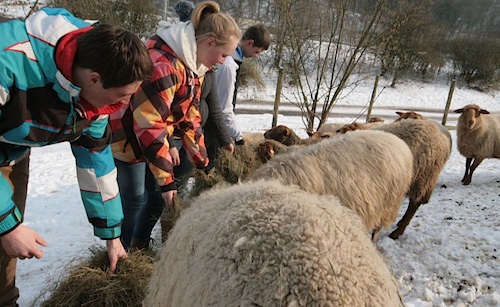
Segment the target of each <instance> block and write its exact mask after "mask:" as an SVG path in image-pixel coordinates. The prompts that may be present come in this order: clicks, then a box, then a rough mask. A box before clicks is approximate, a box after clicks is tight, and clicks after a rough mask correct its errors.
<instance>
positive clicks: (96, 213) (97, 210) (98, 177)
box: [71, 115, 123, 239]
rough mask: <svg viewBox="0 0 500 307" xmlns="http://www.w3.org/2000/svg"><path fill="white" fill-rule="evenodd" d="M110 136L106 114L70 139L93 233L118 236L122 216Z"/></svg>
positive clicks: (106, 236)
mask: <svg viewBox="0 0 500 307" xmlns="http://www.w3.org/2000/svg"><path fill="white" fill-rule="evenodd" d="M110 140H111V130H110V128H109V126H108V116H107V115H104V116H100V117H99V118H98V119H97V120H95V121H93V122H92V123H91V125H90V126H89V128H88V129H86V130H84V132H83V135H82V136H81V137H80V138H79V139H78V140H76V141H75V142H73V143H71V150H72V152H73V155H74V156H75V159H76V169H77V178H78V184H79V185H80V194H81V197H82V201H83V205H84V207H85V211H86V213H87V217H88V219H89V222H90V223H92V225H93V226H94V234H95V235H96V236H98V237H99V238H101V239H114V238H117V237H119V236H120V234H121V223H122V220H123V209H122V203H121V199H120V194H119V191H118V183H117V181H116V174H117V172H116V167H115V163H114V160H113V154H112V152H111V147H110V145H109V143H110Z"/></svg>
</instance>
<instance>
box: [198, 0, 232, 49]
mask: <svg viewBox="0 0 500 307" xmlns="http://www.w3.org/2000/svg"><path fill="white" fill-rule="evenodd" d="M191 21H192V22H193V27H194V31H195V35H196V40H197V41H198V40H201V39H204V38H207V37H213V38H215V40H216V42H217V44H218V45H224V44H227V43H228V42H229V41H230V40H231V38H233V37H234V38H236V39H238V40H240V39H241V31H240V28H239V27H238V24H237V23H236V21H234V19H233V18H232V17H231V16H229V15H228V14H224V13H221V12H220V6H219V4H217V2H214V1H203V2H200V3H198V5H196V7H195V8H194V10H193V15H192V17H191Z"/></svg>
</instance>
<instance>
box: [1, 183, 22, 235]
mask: <svg viewBox="0 0 500 307" xmlns="http://www.w3.org/2000/svg"><path fill="white" fill-rule="evenodd" d="M12 194H13V191H12V188H11V187H10V184H9V182H8V181H7V179H5V178H4V177H3V175H2V173H0V236H2V235H4V234H7V233H8V232H10V231H11V230H12V229H14V228H16V227H17V226H18V225H19V224H21V223H22V215H21V212H20V211H19V209H18V208H17V206H16V205H15V204H14V201H12Z"/></svg>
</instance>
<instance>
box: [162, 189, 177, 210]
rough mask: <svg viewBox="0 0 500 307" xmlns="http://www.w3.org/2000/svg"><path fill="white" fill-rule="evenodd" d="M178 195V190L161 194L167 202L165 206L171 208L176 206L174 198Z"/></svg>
mask: <svg viewBox="0 0 500 307" xmlns="http://www.w3.org/2000/svg"><path fill="white" fill-rule="evenodd" d="M176 195H177V190H170V191H166V192H163V193H161V197H162V198H163V200H164V201H165V204H166V205H167V206H169V207H171V208H172V207H173V206H174V197H175V196H176Z"/></svg>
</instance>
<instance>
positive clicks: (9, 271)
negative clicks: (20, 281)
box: [0, 155, 30, 307]
mask: <svg viewBox="0 0 500 307" xmlns="http://www.w3.org/2000/svg"><path fill="white" fill-rule="evenodd" d="M29 161H30V159H29V155H28V156H27V157H26V158H24V159H23V160H21V161H19V162H17V163H16V164H15V165H13V166H3V167H0V172H1V173H2V175H3V177H4V178H5V179H7V181H9V182H10V184H11V186H12V189H13V191H14V196H13V197H12V199H13V200H14V203H15V204H16V205H17V207H18V208H19V211H21V214H23V215H24V208H25V207H26V196H27V193H28V177H29V163H30V162H29ZM16 267H17V258H10V257H9V256H8V255H7V254H6V253H5V251H4V249H3V248H2V247H1V246H0V306H1V307H4V306H5V307H10V306H16V301H17V299H18V298H19V289H18V288H17V287H16Z"/></svg>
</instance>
